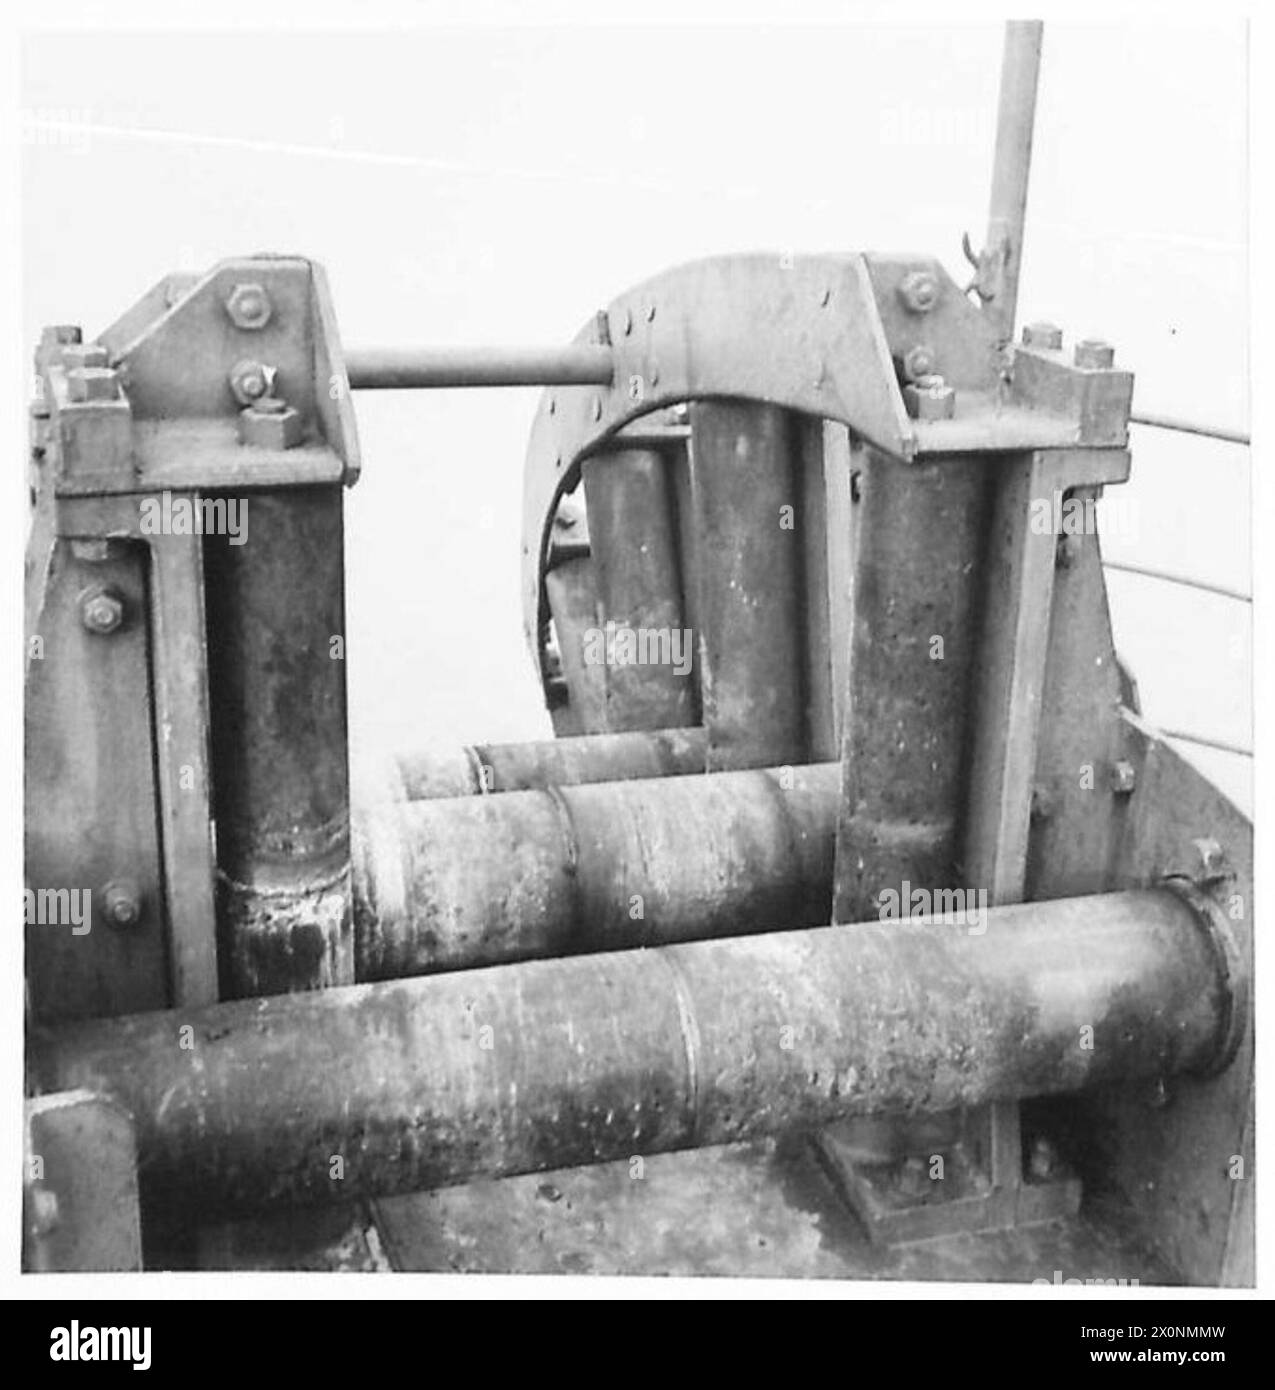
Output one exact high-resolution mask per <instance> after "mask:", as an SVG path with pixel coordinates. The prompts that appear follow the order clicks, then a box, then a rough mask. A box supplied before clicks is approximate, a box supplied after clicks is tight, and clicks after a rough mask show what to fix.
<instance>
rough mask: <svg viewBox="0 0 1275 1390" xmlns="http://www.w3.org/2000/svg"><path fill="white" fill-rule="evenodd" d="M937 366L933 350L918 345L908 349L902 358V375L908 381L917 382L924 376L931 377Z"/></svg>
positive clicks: (920, 344) (921, 344)
mask: <svg viewBox="0 0 1275 1390" xmlns="http://www.w3.org/2000/svg"><path fill="white" fill-rule="evenodd" d="M937 365H938V360H937V358H936V357H935V356H934V349H933V348H930V347H926V346H925V344H924V343H918V344H917V345H916V347H913V348H909V349H908V351H907V353H906V354H905V356H904V358H903V374H904V376H906V377H907V379H908V380H909V381H915V382H919V381H920V380H921V378H922V377H924V376H933V375H934V369H935V367H936V366H937Z"/></svg>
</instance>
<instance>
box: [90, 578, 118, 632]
mask: <svg viewBox="0 0 1275 1390" xmlns="http://www.w3.org/2000/svg"><path fill="white" fill-rule="evenodd" d="M80 621H81V622H82V623H83V624H84V626H85V627H86V628H88V630H89V631H90V632H93V633H96V634H97V635H98V636H99V637H108V636H109V635H110V634H111V633H112V632H115V631H117V630H118V629H119V627H120V626H121V625H122V624H123V622H124V596H123V595H122V594H121V593H120V592H119V590H118V589H112V588H108V587H107V586H106V585H104V584H95V585H94V586H93V587H92V588H91V589H86V590H85V591H84V593H82V594H81V595H80Z"/></svg>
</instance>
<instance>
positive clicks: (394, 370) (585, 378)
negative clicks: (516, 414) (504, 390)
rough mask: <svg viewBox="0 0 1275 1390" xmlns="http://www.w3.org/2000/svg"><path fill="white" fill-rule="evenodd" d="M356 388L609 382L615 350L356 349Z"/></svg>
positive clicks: (352, 373)
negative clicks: (612, 352) (613, 351)
mask: <svg viewBox="0 0 1275 1390" xmlns="http://www.w3.org/2000/svg"><path fill="white" fill-rule="evenodd" d="M345 368H346V374H347V376H348V377H349V381H350V385H351V387H352V388H353V389H354V390H356V391H392V390H415V389H428V388H431V387H449V386H572V385H583V386H587V385H596V386H609V385H610V383H611V378H612V376H613V374H614V372H615V367H614V363H613V362H612V358H611V350H610V349H609V348H606V347H595V346H590V345H588V344H579V343H576V344H572V345H571V346H569V347H531V348H527V347H459V348H355V349H354V350H353V351H352V352H351V351H348V350H347V351H346V354H345Z"/></svg>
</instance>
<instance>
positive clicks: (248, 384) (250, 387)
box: [230, 358, 275, 405]
mask: <svg viewBox="0 0 1275 1390" xmlns="http://www.w3.org/2000/svg"><path fill="white" fill-rule="evenodd" d="M274 379H275V369H274V368H273V367H267V366H266V364H265V363H264V362H254V361H252V360H251V359H250V358H245V359H244V360H243V361H241V362H236V363H235V365H234V366H233V367H231V369H230V389H231V391H232V392H233V394H234V397H235V400H237V401H238V402H239V404H240V405H252V404H253V402H254V401H260V400H261V398H262V397H263V396H268V395H269V394H270V392H271V391H272V390H273V389H274Z"/></svg>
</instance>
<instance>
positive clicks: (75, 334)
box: [40, 323, 84, 348]
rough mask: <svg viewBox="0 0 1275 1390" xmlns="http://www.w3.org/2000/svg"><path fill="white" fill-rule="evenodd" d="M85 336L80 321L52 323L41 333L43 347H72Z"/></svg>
mask: <svg viewBox="0 0 1275 1390" xmlns="http://www.w3.org/2000/svg"><path fill="white" fill-rule="evenodd" d="M83 337H84V331H83V329H81V328H80V326H79V324H78V323H51V324H48V325H47V326H46V327H45V329H44V330H43V332H42V333H41V334H40V346H41V347H46V348H49V347H70V346H71V345H72V344H73V343H78V342H79V341H80V340H81V339H82V338H83Z"/></svg>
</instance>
